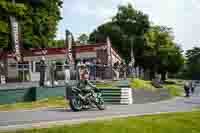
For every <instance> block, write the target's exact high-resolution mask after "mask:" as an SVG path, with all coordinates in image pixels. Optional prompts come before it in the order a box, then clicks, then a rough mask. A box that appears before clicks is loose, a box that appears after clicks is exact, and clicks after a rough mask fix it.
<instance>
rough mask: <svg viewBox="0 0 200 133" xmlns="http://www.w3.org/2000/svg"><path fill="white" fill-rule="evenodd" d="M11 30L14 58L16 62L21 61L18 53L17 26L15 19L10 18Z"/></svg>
mask: <svg viewBox="0 0 200 133" xmlns="http://www.w3.org/2000/svg"><path fill="white" fill-rule="evenodd" d="M10 21H11V28H12V38H13V43H14V51H15V57H16V60H17V61H21V53H20V40H19V24H18V22H17V20H16V18H15V17H12V16H11V17H10Z"/></svg>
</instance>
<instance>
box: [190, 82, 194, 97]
mask: <svg viewBox="0 0 200 133" xmlns="http://www.w3.org/2000/svg"><path fill="white" fill-rule="evenodd" d="M190 89H191V93H192V94H194V91H195V84H194V82H193V81H192V80H191V81H190Z"/></svg>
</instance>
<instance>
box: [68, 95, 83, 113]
mask: <svg viewBox="0 0 200 133" xmlns="http://www.w3.org/2000/svg"><path fill="white" fill-rule="evenodd" d="M69 104H70V107H71V109H72V110H73V111H81V110H82V109H83V103H82V101H81V99H80V98H79V97H78V96H73V97H72V98H70V101H69Z"/></svg>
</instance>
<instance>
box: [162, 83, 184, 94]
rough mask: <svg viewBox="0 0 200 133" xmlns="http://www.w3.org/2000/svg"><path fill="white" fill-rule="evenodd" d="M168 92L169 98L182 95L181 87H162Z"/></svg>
mask: <svg viewBox="0 0 200 133" xmlns="http://www.w3.org/2000/svg"><path fill="white" fill-rule="evenodd" d="M164 87H165V88H167V89H168V90H169V93H170V95H171V96H181V95H182V93H183V87H182V86H179V85H164Z"/></svg>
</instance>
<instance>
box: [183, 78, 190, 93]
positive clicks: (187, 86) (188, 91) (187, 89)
mask: <svg viewBox="0 0 200 133" xmlns="http://www.w3.org/2000/svg"><path fill="white" fill-rule="evenodd" d="M184 90H185V97H189V96H190V84H189V82H188V81H186V82H185V84H184Z"/></svg>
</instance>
